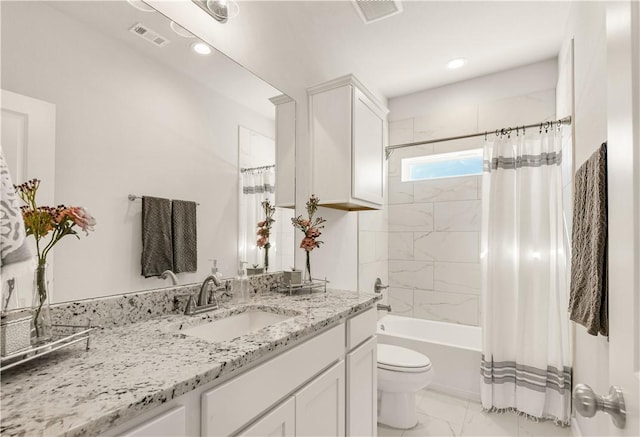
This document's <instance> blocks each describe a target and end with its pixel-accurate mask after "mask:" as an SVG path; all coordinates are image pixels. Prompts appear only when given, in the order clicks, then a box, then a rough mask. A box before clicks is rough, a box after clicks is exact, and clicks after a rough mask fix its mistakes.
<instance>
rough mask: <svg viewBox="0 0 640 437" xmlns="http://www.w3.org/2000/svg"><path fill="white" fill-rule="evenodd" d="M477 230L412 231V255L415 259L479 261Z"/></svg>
mask: <svg viewBox="0 0 640 437" xmlns="http://www.w3.org/2000/svg"><path fill="white" fill-rule="evenodd" d="M479 244H480V237H479V233H478V232H425V233H420V232H416V233H414V241H413V256H414V258H415V259H416V260H428V261H450V262H467V263H477V262H479V261H480V260H479V253H480V246H479Z"/></svg>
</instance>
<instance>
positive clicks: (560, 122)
mask: <svg viewBox="0 0 640 437" xmlns="http://www.w3.org/2000/svg"><path fill="white" fill-rule="evenodd" d="M554 124H555V125H557V126H558V127H560V126H561V125H563V124H571V116H570V115H569V116H567V117H564V118H561V119H560V120H555V121H543V122H541V123H534V124H528V125H526V126H516V127H513V128H511V127H508V128H502V129H496V130H495V131H485V132H478V133H475V134H468V135H458V136H456V137H447V138H438V139H437V140H427V141H417V142H415V143H405V144H396V145H393V146H387V147H385V148H384V153H385V156H386V159H389V156H391V153H392V152H393V151H394V150H396V149H404V148H405V147H414V146H421V145H423V144H432V143H441V142H444V141H453V140H461V139H464V138H473V137H481V136H484V137H485V138H486V137H487V135H489V133H492V134H493V133H494V132H495V134H496V135H508V134H510V133H511V132H512V131H513V130H516V129H522V130H524V129H528V128H532V127H540V131H541V132H542V129H549V128H551V127H553V125H554Z"/></svg>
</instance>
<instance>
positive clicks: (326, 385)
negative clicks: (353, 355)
mask: <svg viewBox="0 0 640 437" xmlns="http://www.w3.org/2000/svg"><path fill="white" fill-rule="evenodd" d="M344 374H345V365H344V360H341V361H340V362H339V363H338V364H336V365H335V366H333V367H331V368H330V369H329V370H327V371H326V372H324V373H323V374H322V375H320V376H319V377H317V378H316V379H314V380H313V381H312V382H310V383H309V384H308V385H307V386H306V387H304V388H303V389H302V390H300V391H299V392H298V393H297V394H296V435H297V436H324V437H329V436H344V433H345V405H344V394H345V387H344V376H345V375H344Z"/></svg>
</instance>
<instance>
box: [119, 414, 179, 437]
mask: <svg viewBox="0 0 640 437" xmlns="http://www.w3.org/2000/svg"><path fill="white" fill-rule="evenodd" d="M186 427H187V414H186V410H185V408H184V407H177V408H174V409H172V410H169V411H167V412H166V413H162V414H159V415H157V416H156V417H154V418H153V419H150V420H148V421H147V422H145V423H143V424H141V425H138V426H136V427H135V428H133V429H130V430H129V431H126V432H125V433H123V434H120V435H121V436H122V437H163V436H167V437H181V436H184V435H186V434H187V430H186Z"/></svg>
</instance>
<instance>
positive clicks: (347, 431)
mask: <svg viewBox="0 0 640 437" xmlns="http://www.w3.org/2000/svg"><path fill="white" fill-rule="evenodd" d="M375 329H376V310H375V309H374V308H371V309H368V310H366V311H364V312H361V313H360V314H357V315H355V316H353V317H351V318H349V319H347V320H346V321H344V322H342V323H339V324H338V325H336V326H333V327H331V328H328V329H327V330H325V331H324V332H321V333H319V334H317V335H315V336H314V337H312V338H310V339H308V340H306V341H304V342H302V343H300V344H298V345H296V346H294V347H292V348H291V349H288V350H286V351H284V352H282V353H280V354H277V355H275V356H272V357H269V358H268V359H266V360H263V361H262V362H261V363H259V364H257V365H254V366H252V367H251V368H250V369H249V370H246V371H244V372H242V373H240V374H238V375H237V376H233V377H231V378H228V379H227V380H226V381H221V382H215V381H214V382H211V383H209V384H206V385H204V386H202V387H198V388H196V389H195V390H192V391H191V392H189V393H187V394H185V395H182V396H180V397H178V398H175V399H173V400H171V401H169V402H167V403H166V404H165V405H163V406H161V407H157V408H156V409H154V410H151V411H147V412H145V413H143V414H141V415H140V416H138V417H136V418H134V419H132V420H130V421H129V422H127V423H124V424H122V425H119V426H117V427H115V428H113V429H111V430H109V431H108V432H106V433H104V435H103V437H106V436H130V437H145V436H146V437H158V436H171V437H177V436H227V435H240V436H271V435H273V436H276V435H277V436H319V435H322V436H344V435H353V436H356V435H358V436H362V435H367V436H369V435H371V436H373V435H375V434H376V421H377V409H376V408H377V393H376V381H377V375H376V372H375V371H376V363H375V347H376V337H375Z"/></svg>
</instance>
